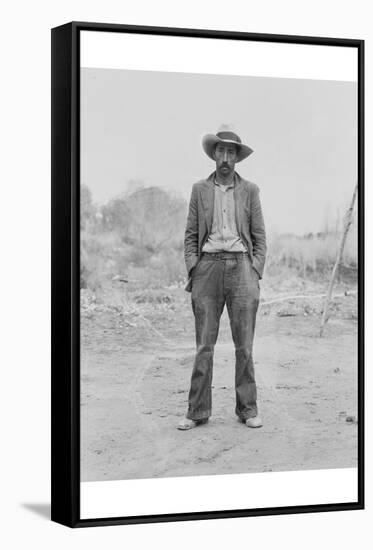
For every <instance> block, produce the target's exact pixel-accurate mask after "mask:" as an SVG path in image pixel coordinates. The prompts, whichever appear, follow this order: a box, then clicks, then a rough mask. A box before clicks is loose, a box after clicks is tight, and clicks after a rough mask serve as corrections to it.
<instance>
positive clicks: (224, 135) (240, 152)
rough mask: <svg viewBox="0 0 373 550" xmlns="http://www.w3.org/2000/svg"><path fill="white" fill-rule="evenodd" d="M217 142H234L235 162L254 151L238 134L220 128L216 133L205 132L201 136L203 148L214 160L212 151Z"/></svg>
mask: <svg viewBox="0 0 373 550" xmlns="http://www.w3.org/2000/svg"><path fill="white" fill-rule="evenodd" d="M217 143H234V145H236V146H237V161H236V162H241V160H244V159H245V158H247V157H248V156H249V155H251V153H253V152H254V151H253V149H251V147H249V146H248V145H245V144H244V143H242V141H241V138H240V136H238V135H237V134H235V133H234V132H231V131H230V130H221V131H219V132H217V133H216V134H207V135H205V136H203V138H202V147H203V150H204V151H205V153H206V155H207V156H209V157H210V159H212V160H215V158H214V151H215V146H216V145H217Z"/></svg>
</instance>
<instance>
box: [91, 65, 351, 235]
mask: <svg viewBox="0 0 373 550" xmlns="http://www.w3.org/2000/svg"><path fill="white" fill-rule="evenodd" d="M221 124H230V125H232V127H233V128H234V130H235V131H236V133H238V134H239V135H240V136H241V139H242V141H243V142H244V143H247V144H248V145H249V146H250V147H251V148H252V149H254V153H253V154H252V155H251V156H250V157H249V158H248V159H246V160H244V161H242V162H241V163H239V164H237V165H236V170H237V172H238V173H239V174H241V175H242V176H243V177H244V178H246V179H249V180H251V181H254V182H255V183H257V184H258V185H259V187H260V190H261V201H262V207H263V212H264V215H265V222H266V227H267V230H268V231H276V232H279V233H283V232H294V233H297V234H302V233H305V232H309V231H312V232H314V231H320V230H323V229H324V226H325V222H326V220H328V221H329V223H333V222H334V220H335V218H336V216H337V213H338V210H339V213H340V215H342V214H343V213H344V210H345V208H346V207H347V205H348V203H349V201H350V198H351V196H352V192H353V188H354V185H355V182H356V175H357V85H356V83H352V82H335V81H318V80H317V81H316V80H299V79H282V78H259V77H247V76H223V75H216V76H215V75H200V74H183V73H161V72H143V71H127V70H113V69H84V68H83V69H82V78H81V167H82V174H81V175H82V182H83V183H85V184H86V185H88V186H89V188H90V189H91V191H92V194H93V200H94V201H95V202H97V203H103V202H106V201H107V200H109V199H110V198H113V197H114V196H116V195H118V194H120V193H122V192H123V191H125V189H126V185H127V183H128V182H129V181H131V180H142V181H143V182H144V184H145V185H146V186H150V185H156V186H159V187H162V188H165V189H168V190H172V191H173V192H174V193H180V194H181V195H182V196H183V197H185V198H186V199H189V196H190V190H191V187H192V184H193V183H194V182H195V181H197V180H199V179H201V178H204V177H207V176H208V175H209V174H210V173H211V172H212V171H213V170H214V168H215V165H214V163H213V161H211V160H210V159H209V158H208V157H207V156H206V155H205V153H204V152H203V149H202V146H201V138H202V136H203V135H204V134H206V133H216V131H217V129H218V128H219V126H220V125H221Z"/></svg>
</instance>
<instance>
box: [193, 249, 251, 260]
mask: <svg viewBox="0 0 373 550" xmlns="http://www.w3.org/2000/svg"><path fill="white" fill-rule="evenodd" d="M245 256H248V252H241V251H239V252H202V255H201V258H211V259H214V260H230V259H231V258H237V259H239V258H241V259H243V258H244V257H245Z"/></svg>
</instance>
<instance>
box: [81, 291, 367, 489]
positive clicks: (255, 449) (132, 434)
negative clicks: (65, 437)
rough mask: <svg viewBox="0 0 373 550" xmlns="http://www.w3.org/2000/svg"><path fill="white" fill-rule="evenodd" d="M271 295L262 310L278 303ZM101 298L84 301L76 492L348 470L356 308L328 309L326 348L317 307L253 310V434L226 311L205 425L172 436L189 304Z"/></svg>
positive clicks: (188, 365)
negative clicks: (122, 482)
mask: <svg viewBox="0 0 373 550" xmlns="http://www.w3.org/2000/svg"><path fill="white" fill-rule="evenodd" d="M275 286H276V285H275V283H274V285H273V288H272V289H269V288H268V289H265V294H266V297H265V299H267V300H268V299H271V297H273V295H276V294H278V292H277V293H276V288H275ZM293 287H294V285H293V286H292V285H291V284H290V283H289V289H292V288H293ZM289 289H285V290H284V289H282V290H284V292H285V294H286V293H287V294H288V293H289ZM294 290H297V292H298V293H299V292H300V291H301V290H302V289H299V288H298V289H294V288H293V293H294ZM341 290H342V291H344V290H346V289H345V288H344V289H343V288H342V289H341ZM316 291H318V289H317V288H316V287H315V288H312V289H310V288H308V289H307V292H310V293H313V294H314V293H315V292H316ZM337 291H338V289H336V292H337ZM108 293H109V294H108V295H106V296H104V297H102V296H101V298H100V299H97V298H96V297H95V298H93V299H91V300H88V299H87V295H84V296H83V298H84V301H83V305H82V310H81V312H82V315H81V479H82V481H98V480H115V479H133V478H149V477H174V476H186V475H193V476H194V475H206V474H224V473H230V474H232V473H247V472H268V471H286V470H308V469H321V468H347V467H354V466H356V465H357V418H356V416H357V409H356V407H357V322H356V297H351V296H346V297H342V298H340V299H336V300H335V301H334V304H333V308H332V311H331V317H330V319H329V321H328V323H327V326H326V330H325V334H324V337H323V338H320V337H319V336H318V330H319V324H320V315H319V313H320V304H321V303H322V302H321V301H317V300H316V302H315V300H305V301H299V300H295V301H291V300H290V301H288V302H287V301H285V302H284V303H280V304H277V305H276V306H275V307H266V304H265V303H263V304H262V305H261V306H260V309H259V312H258V317H257V327H256V336H255V340H254V360H255V366H256V377H257V385H258V407H259V411H260V414H261V416H262V418H263V423H264V425H263V427H262V428H260V429H256V430H253V429H249V428H247V427H246V426H245V425H244V424H242V423H240V422H238V420H237V418H236V417H235V414H234V407H235V395H234V347H233V344H232V341H231V334H230V328H229V321H228V316H227V313H226V310H224V313H223V316H222V320H221V327H220V333H219V339H218V343H217V345H216V348H215V360H214V377H213V415H212V417H211V418H210V421H209V423H208V424H206V425H203V426H200V427H198V428H196V429H193V430H190V431H187V432H183V431H179V430H177V429H176V426H177V423H178V421H179V420H180V418H181V417H182V416H183V415H184V414H185V412H186V408H187V398H188V389H189V381H190V375H191V370H192V364H193V358H194V350H195V342H194V318H193V314H192V310H191V307H190V294H189V293H186V292H185V291H184V290H183V289H182V288H175V289H169V290H168V291H167V292H163V294H162V293H160V294H158V295H156V296H155V298H154V295H152V294H146V293H144V292H142V293H141V292H139V293H137V294H136V292H134V293H132V295H131V300H130V301H129V300H127V299H125V300H124V301H123V296H124V291H123V290H122V288H121V287H120V285H117V287H115V288H114V286H113V288H111V289H109V290H108ZM108 296H110V299H108ZM114 296H115V299H114V298H113V297H114ZM261 298H262V300H263V301H264V302H265V299H263V292H261ZM110 300H111V302H110ZM152 301H153V302H152ZM100 304H101V305H100ZM102 304H106V306H104V305H102ZM108 304H109V305H108ZM110 304H111V305H110ZM133 304H135V306H136V307H134V306H133Z"/></svg>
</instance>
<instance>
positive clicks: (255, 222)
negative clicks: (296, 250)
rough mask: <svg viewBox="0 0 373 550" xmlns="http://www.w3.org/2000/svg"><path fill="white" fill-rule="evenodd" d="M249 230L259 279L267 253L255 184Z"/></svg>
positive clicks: (254, 264)
mask: <svg viewBox="0 0 373 550" xmlns="http://www.w3.org/2000/svg"><path fill="white" fill-rule="evenodd" d="M250 232H251V241H252V243H253V267H254V269H255V271H257V273H258V275H259V279H261V278H262V276H263V270H264V264H265V259H266V254H267V243H266V233H265V226H264V219H263V213H262V207H261V204H260V199H259V187H258V186H257V185H255V184H254V188H253V190H252V192H251V223H250Z"/></svg>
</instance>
